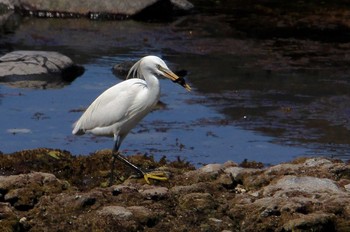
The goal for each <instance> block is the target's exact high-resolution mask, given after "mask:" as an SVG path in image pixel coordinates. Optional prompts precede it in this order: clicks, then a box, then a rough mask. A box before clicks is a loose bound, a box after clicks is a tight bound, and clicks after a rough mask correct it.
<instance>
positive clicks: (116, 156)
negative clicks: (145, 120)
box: [109, 137, 168, 186]
mask: <svg viewBox="0 0 350 232" xmlns="http://www.w3.org/2000/svg"><path fill="white" fill-rule="evenodd" d="M120 143H121V140H120V138H119V137H118V138H117V140H116V141H115V144H114V148H113V152H112V155H113V160H112V165H111V176H110V179H109V186H111V185H113V183H114V167H115V160H116V159H118V160H120V161H122V162H123V163H124V164H126V165H127V166H129V167H132V168H133V169H134V170H136V171H137V172H138V173H140V174H141V175H142V176H143V177H144V179H145V180H146V182H147V183H148V184H150V182H149V180H148V179H149V178H150V179H155V180H167V179H168V178H167V177H166V174H165V173H163V172H157V171H155V172H145V171H143V170H142V169H141V168H139V167H137V166H136V165H135V164H133V163H131V162H130V161H129V160H127V159H126V158H124V157H123V156H122V155H121V154H120V152H119V146H120Z"/></svg>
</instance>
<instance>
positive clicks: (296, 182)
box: [263, 176, 343, 196]
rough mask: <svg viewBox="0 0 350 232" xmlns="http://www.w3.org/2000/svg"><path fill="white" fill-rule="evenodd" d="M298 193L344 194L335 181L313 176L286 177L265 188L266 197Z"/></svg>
mask: <svg viewBox="0 0 350 232" xmlns="http://www.w3.org/2000/svg"><path fill="white" fill-rule="evenodd" d="M291 191H298V192H304V193H308V194H313V193H323V192H327V193H343V191H342V190H341V189H340V188H339V187H338V186H337V185H336V184H335V182H334V181H332V180H330V179H325V178H317V177H311V176H304V177H297V176H284V177H282V178H281V179H279V180H278V181H277V183H275V184H271V185H268V186H266V187H264V188H263V195H264V196H272V195H274V196H276V195H278V196H280V195H283V194H285V193H286V192H291Z"/></svg>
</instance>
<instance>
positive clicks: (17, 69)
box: [0, 51, 84, 88]
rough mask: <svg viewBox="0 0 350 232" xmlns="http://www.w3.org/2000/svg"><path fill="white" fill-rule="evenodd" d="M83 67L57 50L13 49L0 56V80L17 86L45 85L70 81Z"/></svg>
mask: <svg viewBox="0 0 350 232" xmlns="http://www.w3.org/2000/svg"><path fill="white" fill-rule="evenodd" d="M83 70H84V69H83V68H82V67H80V66H77V65H75V64H74V63H73V61H72V60H71V59H70V58H69V57H67V56H65V55H62V54H60V53H58V52H50V51H14V52H10V53H8V54H6V55H4V56H2V57H0V82H5V83H7V84H9V85H15V86H19V87H34V88H35V87H37V88H39V87H43V86H44V87H45V86H48V85H49V86H53V83H56V84H57V85H59V84H60V83H62V82H66V81H72V80H74V79H75V78H76V77H77V76H79V75H81V74H82V73H83Z"/></svg>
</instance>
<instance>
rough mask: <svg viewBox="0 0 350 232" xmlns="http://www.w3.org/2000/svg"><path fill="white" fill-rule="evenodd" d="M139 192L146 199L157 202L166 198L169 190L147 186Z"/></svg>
mask: <svg viewBox="0 0 350 232" xmlns="http://www.w3.org/2000/svg"><path fill="white" fill-rule="evenodd" d="M139 192H140V193H141V195H142V196H144V197H145V198H147V199H152V200H159V199H163V198H166V197H167V196H168V193H169V189H168V188H166V187H158V186H147V188H146V189H141V190H140V191H139Z"/></svg>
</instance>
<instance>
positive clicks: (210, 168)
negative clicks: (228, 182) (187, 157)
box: [198, 164, 223, 174]
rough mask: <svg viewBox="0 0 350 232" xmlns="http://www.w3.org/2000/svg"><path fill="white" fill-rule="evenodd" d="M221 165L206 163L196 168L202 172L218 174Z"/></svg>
mask: <svg viewBox="0 0 350 232" xmlns="http://www.w3.org/2000/svg"><path fill="white" fill-rule="evenodd" d="M222 167H223V165H222V164H207V165H205V166H203V167H201V168H200V169H198V170H199V171H200V172H204V173H211V174H218V173H219V172H220V171H221V170H222Z"/></svg>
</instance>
